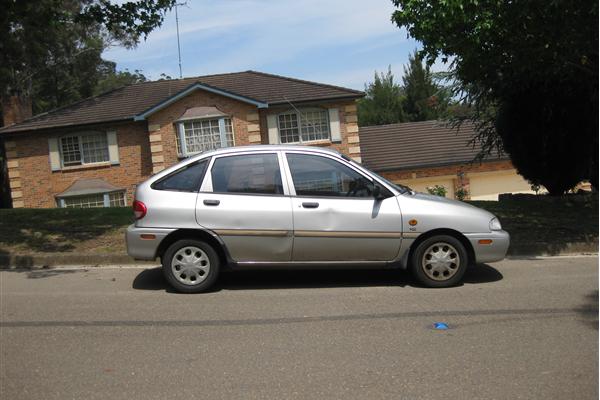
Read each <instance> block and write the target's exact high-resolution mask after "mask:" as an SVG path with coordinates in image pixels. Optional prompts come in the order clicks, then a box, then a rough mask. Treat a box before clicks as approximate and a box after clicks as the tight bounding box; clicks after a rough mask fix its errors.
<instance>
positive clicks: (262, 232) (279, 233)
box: [214, 229, 291, 237]
mask: <svg viewBox="0 0 600 400" xmlns="http://www.w3.org/2000/svg"><path fill="white" fill-rule="evenodd" d="M214 232H215V233H216V234H217V235H220V236H271V237H285V236H290V234H291V231H285V230H274V229H215V230H214Z"/></svg>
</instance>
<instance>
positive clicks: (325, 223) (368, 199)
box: [285, 151, 402, 261]
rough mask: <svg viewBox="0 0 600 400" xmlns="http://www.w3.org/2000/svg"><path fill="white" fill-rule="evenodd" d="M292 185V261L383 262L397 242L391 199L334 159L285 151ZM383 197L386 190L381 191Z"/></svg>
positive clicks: (397, 223)
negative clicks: (378, 195)
mask: <svg viewBox="0 0 600 400" xmlns="http://www.w3.org/2000/svg"><path fill="white" fill-rule="evenodd" d="M285 160H286V163H287V164H286V173H287V175H288V178H289V180H290V182H291V183H293V185H291V189H293V195H292V210H293V220H294V249H293V253H292V260H294V261H388V260H392V259H394V258H395V257H396V256H397V254H398V252H399V250H400V242H401V236H402V235H401V227H402V220H401V215H400V209H399V206H398V202H397V200H396V198H395V197H394V196H393V194H392V193H391V192H389V193H388V197H387V198H385V199H375V198H374V196H373V189H374V182H373V181H372V180H371V179H370V178H369V177H366V176H364V175H363V174H361V173H360V172H359V171H358V170H357V169H355V168H353V167H351V165H350V164H349V163H346V162H344V161H343V160H341V159H340V158H339V157H335V156H333V155H332V156H329V155H325V154H316V153H312V154H311V153H302V152H292V151H288V152H286V154H285ZM384 190H385V191H386V192H387V189H384Z"/></svg>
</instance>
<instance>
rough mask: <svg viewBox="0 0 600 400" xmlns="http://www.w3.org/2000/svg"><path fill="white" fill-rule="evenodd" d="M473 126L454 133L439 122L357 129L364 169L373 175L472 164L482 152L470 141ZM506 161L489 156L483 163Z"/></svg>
mask: <svg viewBox="0 0 600 400" xmlns="http://www.w3.org/2000/svg"><path fill="white" fill-rule="evenodd" d="M474 135H475V131H474V130H473V125H471V124H468V123H464V124H463V125H462V126H461V129H460V130H459V131H458V132H457V131H456V129H452V128H449V127H447V126H446V124H445V123H443V122H439V121H423V122H407V123H401V124H390V125H379V126H363V127H360V129H359V136H360V150H361V159H362V163H363V165H365V166H366V167H367V168H370V169H372V170H374V171H392V170H401V169H409V168H416V167H431V166H442V165H451V164H462V163H468V162H471V161H472V160H473V159H474V158H475V156H476V155H477V154H478V153H479V151H480V150H481V147H480V146H479V145H475V146H473V144H469V141H470V140H471V139H472V138H473V136H474ZM507 158H508V157H505V156H502V157H499V156H498V155H497V154H496V155H491V156H488V157H487V158H486V159H485V161H492V160H503V159H507Z"/></svg>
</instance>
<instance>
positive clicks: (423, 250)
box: [410, 235, 469, 288]
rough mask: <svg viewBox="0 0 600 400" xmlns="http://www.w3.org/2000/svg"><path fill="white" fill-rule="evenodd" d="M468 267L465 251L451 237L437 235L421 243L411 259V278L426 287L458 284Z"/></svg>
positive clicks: (461, 245)
mask: <svg viewBox="0 0 600 400" xmlns="http://www.w3.org/2000/svg"><path fill="white" fill-rule="evenodd" d="M468 265H469V260H468V255H467V251H466V250H465V247H464V246H463V244H462V243H461V242H460V241H459V240H458V239H456V238H455V237H453V236H448V235H437V236H432V237H430V238H427V239H425V240H424V241H423V242H421V243H420V244H419V245H418V246H417V248H416V249H415V251H414V252H413V254H412V257H411V266H410V267H411V271H412V273H413V276H414V277H415V278H416V279H417V280H418V281H419V282H420V283H422V284H423V285H424V286H427V287H437V288H440V287H449V286H455V285H456V284H458V283H460V282H461V280H462V278H463V275H464V274H465V271H466V270H467V266H468Z"/></svg>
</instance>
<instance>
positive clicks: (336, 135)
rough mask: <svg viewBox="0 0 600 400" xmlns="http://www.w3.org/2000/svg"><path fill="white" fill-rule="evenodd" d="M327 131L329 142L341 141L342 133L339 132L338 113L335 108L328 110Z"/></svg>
mask: <svg viewBox="0 0 600 400" xmlns="http://www.w3.org/2000/svg"><path fill="white" fill-rule="evenodd" d="M329 129H330V130H331V141H332V142H334V143H340V142H341V141H342V133H341V131H340V112H339V111H338V109H337V108H330V109H329Z"/></svg>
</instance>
